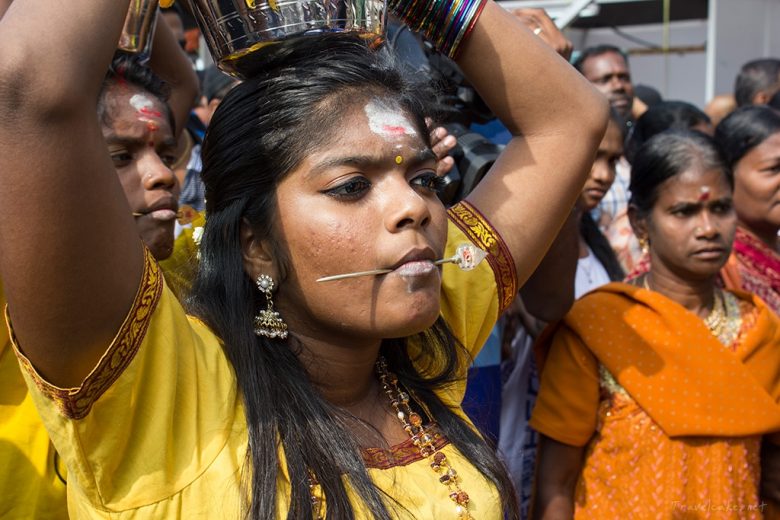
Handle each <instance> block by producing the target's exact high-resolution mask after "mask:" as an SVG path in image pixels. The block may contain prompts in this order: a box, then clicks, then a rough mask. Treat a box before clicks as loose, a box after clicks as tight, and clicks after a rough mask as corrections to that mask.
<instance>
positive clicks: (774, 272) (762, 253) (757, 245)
mask: <svg viewBox="0 0 780 520" xmlns="http://www.w3.org/2000/svg"><path fill="white" fill-rule="evenodd" d="M721 277H722V278H723V283H724V285H725V286H726V288H728V289H740V290H743V291H746V292H751V293H754V294H756V295H757V296H758V297H759V298H761V299H762V300H764V301H765V302H766V304H767V305H768V306H769V308H771V309H772V310H774V311H775V313H776V314H780V253H778V252H777V251H774V250H773V249H772V248H770V247H769V246H768V245H766V244H765V243H763V242H762V241H761V240H759V239H758V237H756V236H755V235H753V234H752V233H750V232H748V231H746V230H745V229H743V228H741V227H737V234H736V236H735V237H734V249H733V250H732V252H731V256H730V257H729V261H728V263H726V265H725V266H724V267H723V269H722V270H721Z"/></svg>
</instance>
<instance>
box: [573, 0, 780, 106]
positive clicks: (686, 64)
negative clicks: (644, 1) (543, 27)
mask: <svg viewBox="0 0 780 520" xmlns="http://www.w3.org/2000/svg"><path fill="white" fill-rule="evenodd" d="M681 1H682V0H681ZM621 30H622V31H623V32H625V33H628V34H630V35H632V36H635V37H638V38H641V39H643V40H648V41H650V42H652V43H655V44H656V45H658V46H661V45H662V43H663V26H662V25H661V24H654V25H639V26H627V27H622V28H621ZM566 34H567V36H568V37H569V39H571V40H572V42H573V43H574V46H575V48H576V49H584V48H585V47H588V46H590V45H597V44H600V43H609V44H612V45H616V46H618V47H620V48H622V49H624V50H626V51H628V52H629V54H631V51H633V50H636V49H640V48H642V46H641V45H640V44H637V43H635V42H631V41H629V40H627V39H625V38H623V37H621V36H619V35H617V34H615V32H614V31H612V30H611V29H609V28H600V29H590V30H582V29H568V30H567V31H566ZM669 44H670V46H671V47H672V48H674V47H687V46H699V45H702V44H706V45H707V50H706V51H705V52H702V51H689V52H684V53H677V54H669V55H664V54H661V53H659V54H652V55H633V54H632V55H631V57H630V60H631V72H632V74H633V77H634V83H644V84H647V85H650V86H652V87H655V88H656V89H658V90H659V91H660V92H661V93H662V94H663V96H664V98H667V99H680V100H683V101H688V102H690V103H694V104H695V105H698V106H700V107H703V106H704V105H705V104H706V102H707V101H708V100H709V99H711V98H712V96H714V95H718V94H731V93H732V92H733V89H734V80H735V78H736V77H737V74H738V73H739V69H740V67H741V66H742V64H744V63H745V62H748V61H750V60H752V59H756V58H763V57H777V58H780V0H710V7H709V21H708V20H689V21H684V22H673V23H672V24H671V25H670V31H669Z"/></svg>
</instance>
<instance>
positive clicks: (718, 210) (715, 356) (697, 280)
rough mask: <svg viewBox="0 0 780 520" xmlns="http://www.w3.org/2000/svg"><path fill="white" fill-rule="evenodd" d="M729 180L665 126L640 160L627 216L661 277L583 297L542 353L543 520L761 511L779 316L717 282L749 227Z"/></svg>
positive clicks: (696, 145)
mask: <svg viewBox="0 0 780 520" xmlns="http://www.w3.org/2000/svg"><path fill="white" fill-rule="evenodd" d="M732 183H733V181H732V178H731V172H730V170H729V168H728V166H727V165H726V163H725V161H724V160H723V158H722V157H721V155H720V153H719V151H718V149H717V147H716V145H715V143H714V142H713V141H712V139H711V138H709V137H707V136H706V135H704V134H700V133H696V132H665V133H662V134H659V135H657V136H655V137H653V138H652V139H650V140H649V141H648V142H647V143H646V144H645V145H644V146H643V147H642V148H641V149H640V151H639V152H638V154H637V156H636V158H635V161H634V163H633V169H632V177H631V194H632V198H631V205H630V216H631V222H632V226H633V227H634V229H635V232H636V233H637V236H638V237H639V238H640V239H642V240H646V241H647V243H648V244H649V253H650V257H651V267H650V271H649V272H647V273H646V274H645V275H643V276H641V277H640V278H638V279H636V280H635V281H634V282H633V283H632V284H625V283H612V284H609V285H606V286H603V287H601V288H599V289H597V290H595V291H593V292H591V293H590V294H588V295H586V296H585V297H583V298H582V299H580V300H579V301H578V302H577V303H575V304H574V307H573V308H572V310H571V312H570V313H569V314H568V315H567V316H566V317H565V318H564V320H563V321H562V322H561V323H559V324H557V325H556V326H554V327H551V328H550V329H548V330H547V331H546V333H545V335H544V336H543V337H542V339H541V340H540V341H539V343H538V344H537V348H538V349H539V352H538V354H539V356H540V359H541V360H542V376H541V386H540V390H539V398H538V400H537V404H536V408H535V409H534V411H533V417H532V419H531V425H532V426H533V427H534V428H535V429H537V430H538V431H539V432H540V433H541V434H542V435H543V439H542V446H541V451H540V455H539V466H538V477H537V478H538V481H537V496H536V502H535V514H534V517H535V518H544V519H563V518H572V517H573V518H583V519H586V518H587V519H590V518H634V517H636V516H637V515H641V516H642V517H648V518H677V517H687V516H689V515H698V514H699V512H700V511H701V508H702V507H711V508H717V509H709V511H722V512H724V513H723V514H720V513H719V516H718V518H733V519H738V518H739V519H745V518H763V513H764V512H766V511H765V510H766V508H767V506H766V505H765V504H766V503H767V500H766V497H761V496H760V486H761V482H762V478H763V477H764V476H763V475H762V472H761V462H762V461H761V458H762V455H761V442H762V439H767V440H768V441H770V442H772V443H775V444H776V443H778V442H780V349H778V348H777V346H778V344H780V319H778V317H777V315H776V314H774V313H773V312H772V311H771V310H770V309H769V308H767V306H766V305H765V304H764V303H763V302H762V301H761V300H760V299H759V298H757V297H755V296H753V295H749V294H746V293H741V292H731V291H728V290H723V289H720V288H719V287H718V285H717V283H716V281H717V277H718V273H719V271H720V269H721V268H722V267H723V265H724V264H725V262H726V260H727V259H728V256H729V252H730V249H731V242H732V240H733V237H734V231H735V227H736V221H737V217H736V214H735V212H734V208H733V201H732ZM707 504H709V506H708V505H707ZM762 504H764V505H762Z"/></svg>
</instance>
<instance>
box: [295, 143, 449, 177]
mask: <svg viewBox="0 0 780 520" xmlns="http://www.w3.org/2000/svg"><path fill="white" fill-rule="evenodd" d="M399 155H400V154H399ZM435 160H436V154H434V153H433V150H431V149H430V148H426V149H424V150H421V151H420V152H419V153H417V154H415V156H414V157H412V158H411V159H409V160H408V161H405V164H406V165H407V166H416V165H418V164H422V163H425V162H428V161H435ZM390 163H393V164H395V157H394V156H393V157H388V156H387V155H384V154H383V155H345V156H341V157H329V158H327V159H324V160H323V161H321V162H319V163H317V164H315V165H314V166H313V167H312V168H310V169H309V171H308V172H306V177H314V176H317V175H320V174H322V173H324V172H325V171H327V170H329V169H331V168H338V167H340V166H352V167H357V168H361V169H374V168H381V167H383V166H387V165H388V164H390Z"/></svg>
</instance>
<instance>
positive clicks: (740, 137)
mask: <svg viewBox="0 0 780 520" xmlns="http://www.w3.org/2000/svg"><path fill="white" fill-rule="evenodd" d="M715 139H716V140H717V142H718V144H719V145H720V147H721V149H722V150H723V153H724V156H725V158H726V161H727V162H728V165H729V167H731V168H732V170H733V171H734V207H735V209H736V211H737V233H736V236H735V238H734V250H733V251H732V254H731V257H730V258H729V261H728V263H727V264H726V266H725V267H724V269H723V272H722V276H723V281H724V284H725V286H726V287H728V288H729V289H742V290H744V291H749V292H752V293H755V294H757V295H758V296H760V297H761V299H762V300H764V301H765V302H766V303H767V305H769V307H771V308H772V309H773V310H774V311H775V312H776V313H779V314H780V240H778V231H780V114H778V113H777V112H776V111H775V110H772V109H771V108H769V107H766V106H750V107H744V108H741V109H739V110H737V111H735V112H734V113H732V114H731V115H729V117H727V118H726V119H724V120H723V122H721V123H720V125H718V130H717V133H716V134H715Z"/></svg>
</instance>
